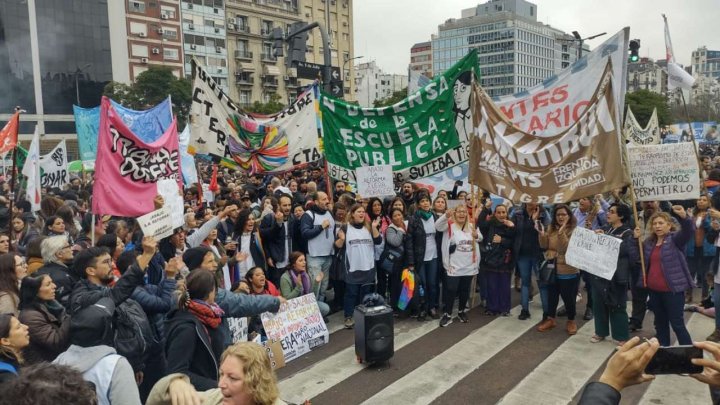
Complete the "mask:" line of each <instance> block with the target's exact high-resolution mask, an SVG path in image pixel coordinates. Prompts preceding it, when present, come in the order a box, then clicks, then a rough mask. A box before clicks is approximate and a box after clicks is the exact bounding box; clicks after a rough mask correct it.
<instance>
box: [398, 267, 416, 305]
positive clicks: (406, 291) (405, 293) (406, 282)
mask: <svg viewBox="0 0 720 405" xmlns="http://www.w3.org/2000/svg"><path fill="white" fill-rule="evenodd" d="M400 280H401V281H402V292H401V293H400V299H398V308H400V309H401V310H403V311H404V310H405V309H406V308H407V306H408V304H409V303H410V301H411V300H412V298H413V295H414V294H415V273H413V272H412V271H410V270H409V269H403V272H402V277H401V278H400Z"/></svg>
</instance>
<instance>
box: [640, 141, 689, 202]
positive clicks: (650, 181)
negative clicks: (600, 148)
mask: <svg viewBox="0 0 720 405" xmlns="http://www.w3.org/2000/svg"><path fill="white" fill-rule="evenodd" d="M627 155H628V167H629V169H630V178H631V179H632V182H633V188H634V189H635V197H636V199H637V200H638V201H669V200H687V199H697V198H699V197H700V168H699V166H698V161H697V157H696V156H695V150H694V149H693V144H692V143H691V142H681V143H666V144H663V145H646V146H633V145H627Z"/></svg>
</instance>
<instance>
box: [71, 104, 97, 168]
mask: <svg viewBox="0 0 720 405" xmlns="http://www.w3.org/2000/svg"><path fill="white" fill-rule="evenodd" d="M73 114H74V115H75V132H77V140H78V149H79V150H80V160H82V162H83V165H85V167H88V168H91V169H92V168H94V167H95V157H96V155H97V139H98V128H99V126H100V106H97V107H93V108H83V107H78V106H76V105H73Z"/></svg>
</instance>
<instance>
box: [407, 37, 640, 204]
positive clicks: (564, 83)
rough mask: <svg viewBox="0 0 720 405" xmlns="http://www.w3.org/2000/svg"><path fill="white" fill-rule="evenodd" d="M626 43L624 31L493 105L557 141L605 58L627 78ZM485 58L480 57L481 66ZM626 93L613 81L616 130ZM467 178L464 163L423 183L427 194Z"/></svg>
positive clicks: (586, 100)
mask: <svg viewBox="0 0 720 405" xmlns="http://www.w3.org/2000/svg"><path fill="white" fill-rule="evenodd" d="M629 38H630V29H629V28H628V27H625V28H623V29H622V30H620V31H619V32H618V33H617V34H615V35H613V36H612V37H610V38H609V39H608V40H607V41H605V42H603V43H602V44H600V45H599V46H597V47H595V48H594V49H593V50H592V52H590V53H587V54H585V55H584V56H583V58H582V59H580V60H579V61H577V62H575V63H573V64H572V65H570V66H568V67H567V68H565V69H563V70H562V71H560V72H559V73H557V74H554V75H552V76H549V77H548V78H546V79H545V80H543V81H542V83H539V84H537V85H535V86H533V87H530V88H528V89H525V90H523V91H521V92H518V93H515V94H510V95H506V96H500V97H493V101H494V102H495V104H496V105H497V106H498V107H499V108H500V111H502V113H503V115H505V116H506V117H507V118H508V119H509V120H510V121H512V123H513V125H515V126H517V127H519V128H521V129H522V130H524V131H525V132H526V133H528V134H531V135H532V136H536V137H539V138H544V137H552V136H555V135H557V134H559V133H561V132H562V131H564V130H566V129H568V128H569V127H570V126H572V125H574V124H575V122H576V121H577V118H578V117H579V116H580V114H581V113H582V112H583V111H584V109H585V107H586V106H587V105H588V104H589V100H590V98H591V97H592V96H593V95H594V93H595V88H594V87H593V86H588V85H587V84H588V83H599V82H600V79H601V77H602V76H603V73H604V72H605V65H606V64H607V60H608V59H610V60H611V61H612V75H613V77H615V78H624V77H627V49H628V42H629ZM483 58H484V56H480V58H479V59H480V64H481V65H482V64H483ZM481 70H482V69H481ZM481 73H482V72H481ZM625 88H626V83H625V80H617V81H616V82H615V83H614V85H613V93H614V95H615V97H614V98H615V105H616V106H617V114H616V116H617V120H618V124H617V125H618V127H620V126H621V124H622V111H623V108H624V107H623V106H624V105H625ZM470 117H472V114H471V113H470ZM468 173H469V168H468V162H467V160H463V162H462V163H461V164H459V165H457V166H455V167H453V168H451V169H448V170H445V171H441V172H439V173H437V174H434V175H432V176H430V177H429V178H424V179H423V180H422V181H421V183H423V186H424V187H427V188H428V189H430V190H431V192H433V191H432V190H435V191H437V190H439V189H444V190H451V189H452V187H453V184H454V183H455V181H457V180H463V181H467V179H468Z"/></svg>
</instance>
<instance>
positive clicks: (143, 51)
mask: <svg viewBox="0 0 720 405" xmlns="http://www.w3.org/2000/svg"><path fill="white" fill-rule="evenodd" d="M131 50H132V56H134V57H136V58H147V57H148V47H147V45H140V44H132V47H131Z"/></svg>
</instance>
